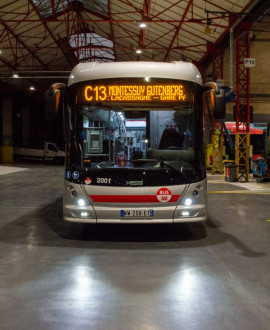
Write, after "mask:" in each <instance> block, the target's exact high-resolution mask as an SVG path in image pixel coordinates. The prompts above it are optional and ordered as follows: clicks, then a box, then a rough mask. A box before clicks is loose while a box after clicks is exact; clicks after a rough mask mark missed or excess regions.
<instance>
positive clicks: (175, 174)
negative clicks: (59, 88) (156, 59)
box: [63, 63, 207, 223]
mask: <svg viewBox="0 0 270 330" xmlns="http://www.w3.org/2000/svg"><path fill="white" fill-rule="evenodd" d="M84 65H86V64H84ZM108 65H110V68H111V69H112V70H111V71H113V69H114V68H115V65H116V66H118V68H120V66H119V63H114V64H107V67H108ZM125 65H127V64H125ZM134 65H135V66H137V70H135V69H136V68H133V73H131V69H128V70H130V71H129V73H127V72H126V73H125V74H122V76H119V77H113V78H108V77H106V76H105V74H104V77H103V76H102V74H101V71H97V72H98V73H97V76H95V77H93V76H92V77H91V79H90V78H86V74H85V71H87V70H86V68H87V67H86V66H84V67H80V68H79V69H78V70H77V71H75V73H76V74H77V76H78V77H80V79H79V78H77V80H76V79H75V81H73V82H72V83H71V84H70V86H69V87H68V92H67V95H68V97H67V109H66V169H65V188H64V202H63V210H64V219H65V220H66V221H73V222H87V223H173V222H193V221H204V220H206V201H207V186H206V173H205V167H204V144H203V110H202V93H203V89H202V86H201V84H200V83H199V82H198V81H196V79H197V78H194V79H189V76H190V77H194V75H195V76H196V77H198V72H195V74H194V72H192V74H190V75H189V74H188V73H186V74H185V75H184V78H185V79H184V78H183V79H179V78H178V79H177V78H176V75H177V73H175V72H174V68H178V69H179V65H176V66H173V65H174V64H172V63H163V64H162V65H161V64H160V63H159V64H158V63H157V64H155V65H156V69H155V70H154V71H153V68H152V67H151V65H153V64H151V65H150V64H147V63H146V64H145V63H137V64H136V63H134ZM181 65H182V64H181ZM183 65H184V64H183ZM103 67H106V64H99V66H98V68H99V69H100V70H101V69H103ZM147 68H148V71H147ZM160 68H161V69H162V70H161V71H162V72H163V73H162V72H161V73H159V76H158V77H157V72H156V71H157V70H158V69H159V70H160ZM182 68H186V66H183V67H182ZM189 68H190V66H189ZM192 68H193V67H192ZM92 69H93V68H92ZM95 69H97V67H95ZM121 69H122V71H123V67H121ZM151 70H152V71H151ZM170 70H171V73H170V72H169V73H168V71H170ZM185 70H186V69H185ZM89 71H90V73H91V72H92V71H94V70H90V69H89ZM180 71H181V70H180ZM182 71H183V70H182ZM182 71H181V72H182ZM81 72H82V73H81ZM115 72H117V71H116V70H115ZM135 72H136V74H135ZM80 74H81V76H80ZM92 74H93V73H92ZM115 74H116V73H115ZM174 75H175V76H174ZM73 76H74V74H73ZM177 76H178V75H177ZM75 78H76V77H75Z"/></svg>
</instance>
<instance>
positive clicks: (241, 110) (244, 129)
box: [235, 22, 250, 181]
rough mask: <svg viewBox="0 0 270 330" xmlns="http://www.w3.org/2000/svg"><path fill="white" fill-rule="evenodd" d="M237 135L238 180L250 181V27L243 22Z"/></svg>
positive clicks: (239, 30)
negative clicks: (246, 62) (246, 60)
mask: <svg viewBox="0 0 270 330" xmlns="http://www.w3.org/2000/svg"><path fill="white" fill-rule="evenodd" d="M235 33H236V36H235V37H236V135H235V164H236V165H238V166H237V179H239V180H240V181H241V180H243V181H248V176H249V146H250V135H249V124H250V72H249V70H250V69H248V68H245V66H244V59H245V58H249V57H250V39H249V33H250V25H249V23H248V22H241V23H240V24H239V25H238V26H237V28H236V31H235Z"/></svg>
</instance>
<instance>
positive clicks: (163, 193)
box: [157, 188, 172, 203]
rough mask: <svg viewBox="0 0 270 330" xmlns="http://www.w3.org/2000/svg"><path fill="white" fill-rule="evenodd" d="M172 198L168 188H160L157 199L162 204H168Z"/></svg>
mask: <svg viewBox="0 0 270 330" xmlns="http://www.w3.org/2000/svg"><path fill="white" fill-rule="evenodd" d="M171 198H172V193H171V191H170V190H169V189H168V188H160V189H159V190H158V192H157V199H158V200H159V201H160V202H161V203H167V202H169V200H170V199H171Z"/></svg>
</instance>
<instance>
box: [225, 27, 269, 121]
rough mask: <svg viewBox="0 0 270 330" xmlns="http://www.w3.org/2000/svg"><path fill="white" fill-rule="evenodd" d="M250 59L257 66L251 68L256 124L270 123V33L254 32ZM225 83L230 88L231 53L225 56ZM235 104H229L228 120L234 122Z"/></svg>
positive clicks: (226, 53)
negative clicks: (253, 60)
mask: <svg viewBox="0 0 270 330" xmlns="http://www.w3.org/2000/svg"><path fill="white" fill-rule="evenodd" d="M250 57H252V58H255V60H256V66H255V67H253V68H250V95H251V97H250V105H251V106H253V120H254V122H270V62H269V59H270V38H269V33H265V32H264V33H263V32H256V31H254V32H253V36H252V37H251V42H250ZM233 63H234V79H233V81H234V90H235V91H236V84H235V83H236V67H235V54H234V61H233ZM224 83H225V85H226V86H230V51H229V49H228V50H226V51H225V56H224ZM234 105H235V102H231V103H229V104H227V114H228V119H230V120H232V117H233V106H234Z"/></svg>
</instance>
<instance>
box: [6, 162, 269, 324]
mask: <svg viewBox="0 0 270 330" xmlns="http://www.w3.org/2000/svg"><path fill="white" fill-rule="evenodd" d="M0 174H1V175H0V183H1V190H0V195H1V198H0V214H1V216H0V217H1V222H0V226H1V229H0V251H1V252H0V253H1V254H0V258H1V269H0V283H1V284H0V285H1V291H0V292H1V294H0V319H1V329H194V330H195V329H196V330H197V329H240V328H244V329H252V330H253V329H269V324H270V316H269V305H270V263H269V253H270V252H269V251H270V203H269V201H270V183H268V182H266V183H257V182H253V180H252V179H251V180H250V182H248V183H246V182H245V183H234V182H226V181H225V180H224V177H222V176H221V175H208V221H207V222H206V223H189V224H174V225H167V224H166V225H161V224H159V225H145V224H142V225H115V224H113V225H104V224H102V225H89V224H88V225H87V224H76V223H69V222H64V221H63V220H62V193H63V178H64V168H63V167H62V166H54V165H41V164H34V165H33V164H32V165H29V164H27V163H23V164H20V165H14V166H2V165H1V166H0Z"/></svg>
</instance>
